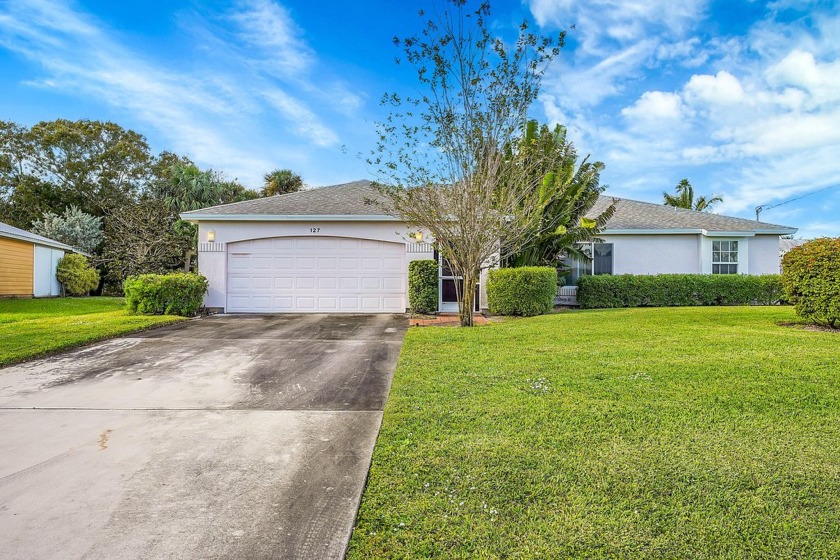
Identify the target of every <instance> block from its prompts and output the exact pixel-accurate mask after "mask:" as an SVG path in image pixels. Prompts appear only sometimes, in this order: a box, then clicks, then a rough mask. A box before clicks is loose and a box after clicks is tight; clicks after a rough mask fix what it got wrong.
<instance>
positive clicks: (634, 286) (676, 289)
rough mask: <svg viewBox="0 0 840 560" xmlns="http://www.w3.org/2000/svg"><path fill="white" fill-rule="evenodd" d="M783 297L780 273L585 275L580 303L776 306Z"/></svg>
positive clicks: (595, 305) (592, 305)
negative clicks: (754, 274) (748, 274)
mask: <svg viewBox="0 0 840 560" xmlns="http://www.w3.org/2000/svg"><path fill="white" fill-rule="evenodd" d="M781 297H782V285H781V280H780V278H779V275H778V274H767V275H764V276H747V275H737V274H659V275H655V276H653V275H647V276H646V275H638V276H636V275H633V274H623V275H620V276H608V275H600V276H582V277H581V278H580V279H579V280H578V292H577V300H578V304H579V305H580V306H581V307H583V308H590V309H592V308H602V307H677V306H689V305H774V304H776V303H778V302H779V300H780V299H781Z"/></svg>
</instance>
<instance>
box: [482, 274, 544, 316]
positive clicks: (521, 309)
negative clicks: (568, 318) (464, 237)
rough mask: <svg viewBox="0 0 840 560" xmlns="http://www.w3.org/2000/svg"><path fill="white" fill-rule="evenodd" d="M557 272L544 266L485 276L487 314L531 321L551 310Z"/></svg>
mask: <svg viewBox="0 0 840 560" xmlns="http://www.w3.org/2000/svg"><path fill="white" fill-rule="evenodd" d="M556 295H557V271H556V270H554V269H553V268H551V267H547V266H523V267H520V268H500V269H497V270H491V271H490V272H488V274H487V303H488V307H489V311H490V313H493V314H496V315H522V316H524V317H531V316H533V315H541V314H543V313H548V312H549V311H551V310H552V308H554V298H555V296H556Z"/></svg>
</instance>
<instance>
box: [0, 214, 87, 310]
mask: <svg viewBox="0 0 840 560" xmlns="http://www.w3.org/2000/svg"><path fill="white" fill-rule="evenodd" d="M73 251H74V249H73V247H70V246H69V245H65V244H64V243H60V242H58V241H55V240H54V239H48V238H46V237H43V236H41V235H35V234H34V233H31V232H28V231H26V230H23V229H20V228H16V227H14V226H10V225H9V224H4V223H3V222H0V297H2V296H6V297H49V296H58V295H61V284H60V283H59V282H58V280H57V279H56V277H55V270H56V267H57V266H58V261H60V260H61V258H62V257H63V256H64V254H65V253H68V252H73Z"/></svg>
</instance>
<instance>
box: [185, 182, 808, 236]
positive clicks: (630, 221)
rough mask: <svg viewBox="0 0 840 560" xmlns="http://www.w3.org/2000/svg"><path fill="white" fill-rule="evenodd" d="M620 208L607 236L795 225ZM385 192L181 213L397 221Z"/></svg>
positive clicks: (354, 190)
mask: <svg viewBox="0 0 840 560" xmlns="http://www.w3.org/2000/svg"><path fill="white" fill-rule="evenodd" d="M613 198H614V197H611V196H601V197H600V198H599V199H598V202H597V203H596V204H595V206H594V207H593V208H592V210H591V211H590V212H589V216H590V217H592V216H596V215H598V214H600V213H601V212H603V211H604V210H605V209H606V208H607V207H608V206H609V205H610V204H611V203H612V201H613ZM616 200H618V203H617V207H616V212H615V214H614V215H613V217H612V219H611V220H610V221H609V223H608V224H607V228H606V229H605V231H604V232H603V233H604V234H610V233H614V234H615V233H640V232H645V233H701V232H704V231H714V232H732V233H738V232H740V233H758V232H760V233H773V234H779V235H784V234H791V233H794V232H795V231H796V229H795V228H789V227H785V226H779V225H775V224H767V223H763V222H756V221H753V220H747V219H744V218H731V217H728V216H721V215H719V214H711V213H709V212H697V211H696V210H685V209H682V208H673V207H671V206H663V205H661V204H653V203H650V202H640V201H638V200H630V199H626V198H619V199H616ZM372 201H380V202H384V199H383V197H382V195H381V194H380V193H379V191H377V190H376V189H375V188H373V185H372V184H371V182H370V181H353V182H352V183H344V184H341V185H334V186H331V187H320V188H316V189H310V190H306V191H300V192H296V193H290V194H281V195H277V196H270V197H266V198H258V199H255V200H247V201H244V202H234V203H232V204H222V205H220V206H212V207H210V208H203V209H201V210H193V211H190V212H183V213H182V214H181V217H183V218H184V219H185V220H190V221H229V220H231V221H233V220H236V221H239V220H241V221H272V220H296V219H327V220H355V221H372V220H394V221H396V218H394V217H393V216H388V215H387V214H386V213H385V212H384V211H383V208H382V206H381V205H379V204H375V203H372Z"/></svg>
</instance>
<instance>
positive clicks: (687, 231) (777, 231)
mask: <svg viewBox="0 0 840 560" xmlns="http://www.w3.org/2000/svg"><path fill="white" fill-rule="evenodd" d="M797 231H798V230H797V229H796V228H785V229H752V230H749V231H715V230H707V229H688V228H686V229H605V230H603V231H601V233H600V234H599V235H704V236H706V237H754V236H756V235H793V234H794V233H796V232H797Z"/></svg>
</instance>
